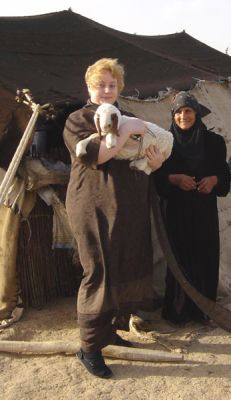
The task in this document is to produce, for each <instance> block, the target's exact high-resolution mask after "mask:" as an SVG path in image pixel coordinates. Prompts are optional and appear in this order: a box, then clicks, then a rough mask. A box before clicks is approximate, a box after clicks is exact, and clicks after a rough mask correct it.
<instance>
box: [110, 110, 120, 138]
mask: <svg viewBox="0 0 231 400" xmlns="http://www.w3.org/2000/svg"><path fill="white" fill-rule="evenodd" d="M111 133H114V134H115V135H116V136H119V132H118V115H117V114H116V113H114V114H111Z"/></svg>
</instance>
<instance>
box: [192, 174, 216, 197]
mask: <svg viewBox="0 0 231 400" xmlns="http://www.w3.org/2000/svg"><path fill="white" fill-rule="evenodd" d="M217 182H218V179H217V176H215V175H214V176H205V177H204V178H202V179H201V180H200V182H197V190H198V192H200V193H204V194H208V193H211V191H212V190H213V188H214V186H216V184H217Z"/></svg>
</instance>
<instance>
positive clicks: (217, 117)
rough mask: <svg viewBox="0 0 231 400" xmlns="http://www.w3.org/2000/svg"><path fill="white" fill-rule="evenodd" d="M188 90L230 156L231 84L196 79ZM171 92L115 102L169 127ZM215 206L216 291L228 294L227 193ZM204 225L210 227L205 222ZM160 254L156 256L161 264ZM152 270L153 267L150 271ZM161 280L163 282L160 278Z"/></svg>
mask: <svg viewBox="0 0 231 400" xmlns="http://www.w3.org/2000/svg"><path fill="white" fill-rule="evenodd" d="M191 93H192V94H194V95H195V97H196V98H197V99H198V100H199V102H200V103H201V104H203V105H205V106H206V107H208V108H209V109H210V110H211V113H210V114H209V115H208V116H206V117H205V118H203V121H204V122H205V124H206V125H207V127H208V128H209V129H211V130H213V131H214V132H216V133H219V134H220V135H222V136H223V137H224V139H225V142H226V146H227V159H229V158H230V156H231V129H230V127H231V114H230V104H231V84H230V83H216V82H207V81H201V82H198V83H197V85H196V86H195V87H194V89H193V90H192V91H191ZM170 99H171V94H169V93H167V94H166V95H165V96H163V98H160V99H159V100H158V101H157V100H146V101H145V100H143V101H142V100H136V99H131V98H130V99H128V98H125V97H121V98H120V100H119V105H120V107H121V108H122V109H124V110H126V111H128V112H131V113H133V114H135V115H136V116H138V117H140V118H143V119H145V120H147V121H151V122H154V123H156V124H158V125H160V126H162V127H163V128H165V129H169V126H170V122H171V110H170ZM218 210H219V221H220V241H221V253H220V277H219V292H220V294H223V295H224V294H226V295H229V296H230V295H231V245H230V237H231V193H229V194H228V196H226V197H220V198H218ZM208 229H210V227H209V226H208ZM163 259H164V256H163V257H162V259H161V258H160V259H159V260H158V263H159V264H162V265H163V264H164V262H163ZM154 268H155V267H154ZM154 273H155V271H154ZM162 284H164V283H163V282H162Z"/></svg>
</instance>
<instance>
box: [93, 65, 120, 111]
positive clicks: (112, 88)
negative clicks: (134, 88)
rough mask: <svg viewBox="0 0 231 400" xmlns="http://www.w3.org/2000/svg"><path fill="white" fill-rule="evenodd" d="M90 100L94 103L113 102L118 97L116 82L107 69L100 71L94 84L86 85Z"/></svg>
mask: <svg viewBox="0 0 231 400" xmlns="http://www.w3.org/2000/svg"><path fill="white" fill-rule="evenodd" d="M88 91H89V94H90V98H91V101H92V102H93V103H95V104H102V103H110V104H113V103H115V101H116V100H117V99H118V96H119V91H118V82H117V79H115V78H114V77H113V76H112V74H111V73H110V72H109V71H105V72H103V73H102V75H101V77H100V79H99V81H98V83H97V84H96V85H95V86H88Z"/></svg>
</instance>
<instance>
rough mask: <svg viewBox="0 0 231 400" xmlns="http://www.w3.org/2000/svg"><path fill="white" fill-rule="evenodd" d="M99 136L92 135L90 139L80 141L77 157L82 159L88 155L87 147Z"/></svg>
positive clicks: (96, 134) (77, 147)
mask: <svg viewBox="0 0 231 400" xmlns="http://www.w3.org/2000/svg"><path fill="white" fill-rule="evenodd" d="M98 136H99V134H98V133H92V135H90V136H89V137H88V138H86V139H83V140H80V142H78V143H77V145H76V156H77V157H81V156H83V155H84V154H86V153H87V145H88V143H89V142H90V141H91V140H92V139H95V138H96V137H98Z"/></svg>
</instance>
